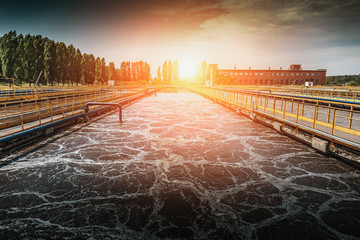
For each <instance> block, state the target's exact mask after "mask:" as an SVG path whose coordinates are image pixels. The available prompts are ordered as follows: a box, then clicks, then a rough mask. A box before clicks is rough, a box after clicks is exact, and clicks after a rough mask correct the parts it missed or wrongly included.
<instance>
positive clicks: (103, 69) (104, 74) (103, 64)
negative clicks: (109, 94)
mask: <svg viewBox="0 0 360 240" xmlns="http://www.w3.org/2000/svg"><path fill="white" fill-rule="evenodd" d="M100 66H101V82H102V83H106V82H107V80H108V74H107V69H106V62H105V58H102V59H101V61H100Z"/></svg>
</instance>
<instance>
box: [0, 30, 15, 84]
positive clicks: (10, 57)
mask: <svg viewBox="0 0 360 240" xmlns="http://www.w3.org/2000/svg"><path fill="white" fill-rule="evenodd" d="M0 47H1V49H2V50H1V52H2V54H1V62H2V73H3V74H4V75H5V76H6V77H9V78H13V77H14V72H15V69H14V68H15V56H16V49H17V39H16V31H10V32H9V33H7V34H5V35H4V36H3V37H1V46H0Z"/></svg>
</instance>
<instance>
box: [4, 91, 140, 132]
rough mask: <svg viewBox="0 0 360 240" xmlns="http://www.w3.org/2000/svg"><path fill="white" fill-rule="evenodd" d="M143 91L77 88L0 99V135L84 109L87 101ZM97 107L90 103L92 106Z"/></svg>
mask: <svg viewBox="0 0 360 240" xmlns="http://www.w3.org/2000/svg"><path fill="white" fill-rule="evenodd" d="M143 92H144V91H143V90H141V91H126V93H124V91H98V92H96V91H94V92H79V93H78V94H71V95H67V94H66V95H60V96H54V97H43V98H40V99H36V98H35V99H31V100H24V101H11V102H0V137H5V136H8V135H11V134H14V133H17V132H21V131H25V130H28V129H31V128H35V127H38V126H41V125H44V124H47V123H50V122H54V121H57V120H59V119H64V118H67V117H70V116H74V115H76V114H80V113H84V112H85V109H84V107H85V105H86V103H88V102H116V101H119V100H124V99H127V98H130V97H133V96H134V95H136V94H140V93H143ZM98 107H99V106H97V107H95V106H92V109H94V108H98Z"/></svg>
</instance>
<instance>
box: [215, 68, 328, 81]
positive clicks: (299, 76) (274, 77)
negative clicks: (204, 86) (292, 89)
mask: <svg viewBox="0 0 360 240" xmlns="http://www.w3.org/2000/svg"><path fill="white" fill-rule="evenodd" d="M217 75H218V76H219V77H220V78H221V76H227V77H230V78H231V79H232V80H233V84H244V85H304V84H305V82H309V83H312V84H313V85H324V84H325V78H326V69H317V70H303V69H302V67H301V65H300V64H292V65H290V68H289V69H288V70H282V68H280V70H271V69H270V67H269V69H268V70H255V69H251V67H249V69H248V70H242V69H236V68H234V69H217Z"/></svg>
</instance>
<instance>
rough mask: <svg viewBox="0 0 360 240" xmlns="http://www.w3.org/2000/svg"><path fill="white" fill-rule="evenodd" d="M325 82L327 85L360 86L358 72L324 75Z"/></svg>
mask: <svg viewBox="0 0 360 240" xmlns="http://www.w3.org/2000/svg"><path fill="white" fill-rule="evenodd" d="M325 84H327V85H350V86H360V74H359V75H342V76H328V77H326V81H325Z"/></svg>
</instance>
